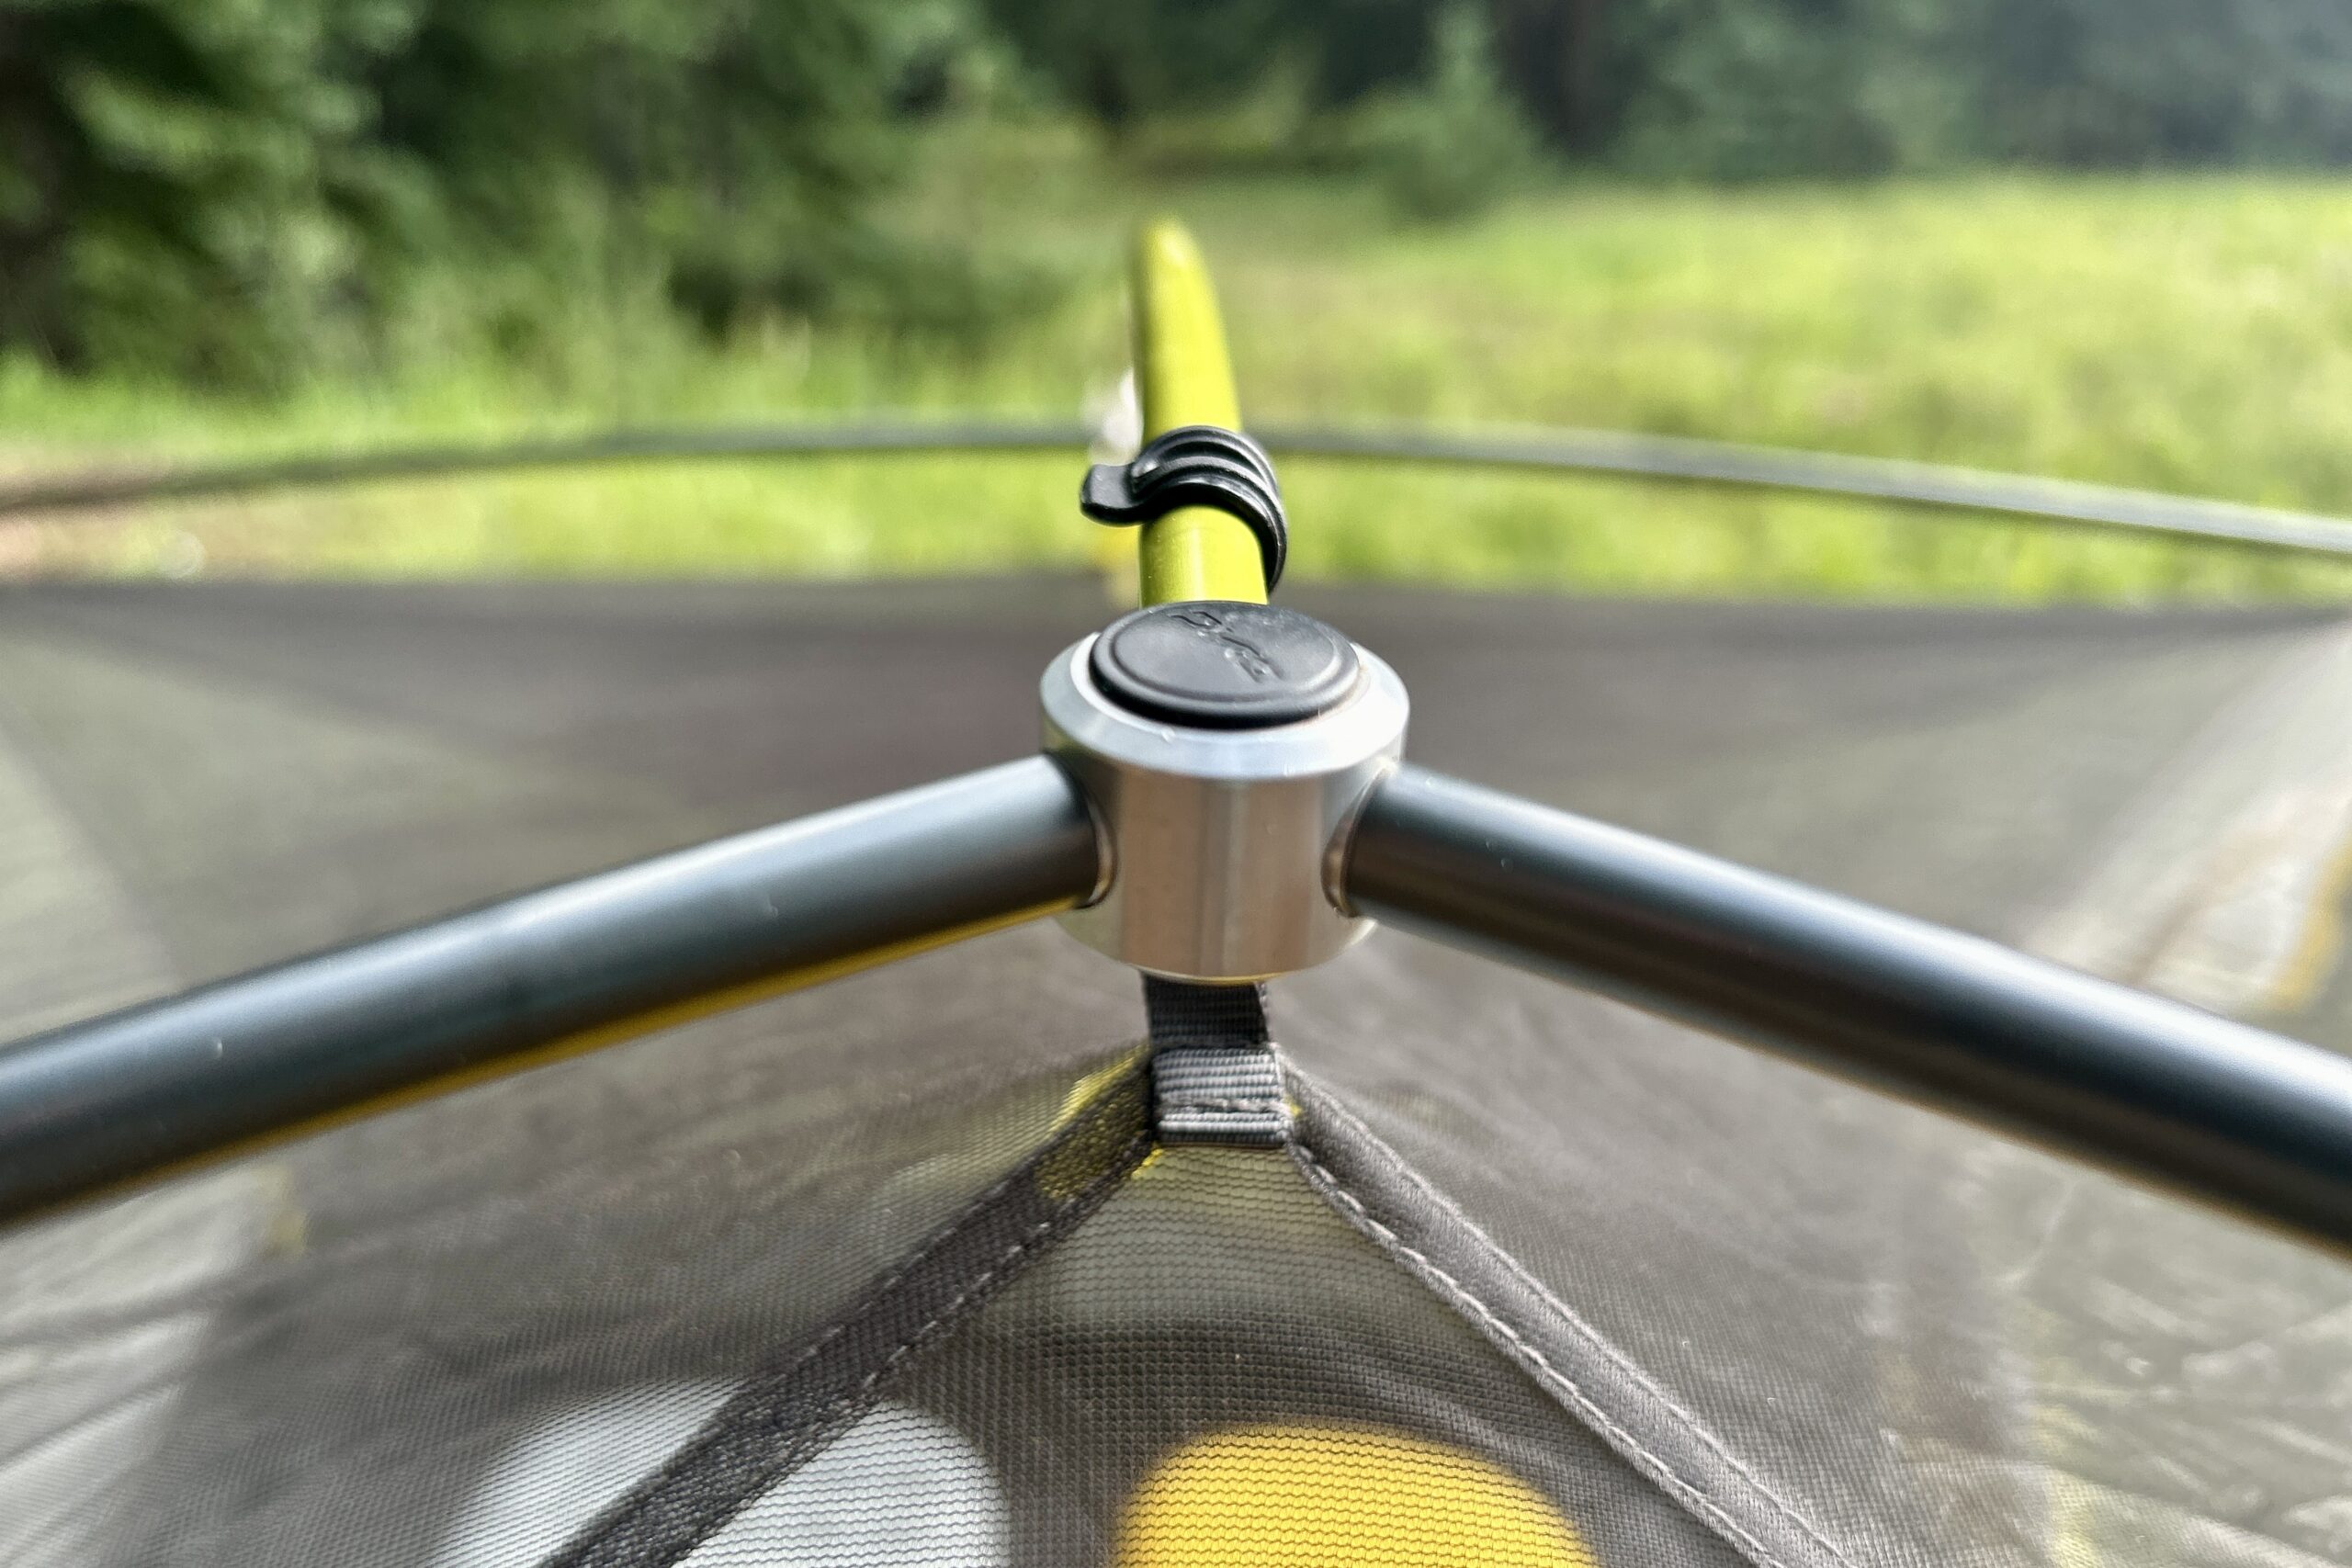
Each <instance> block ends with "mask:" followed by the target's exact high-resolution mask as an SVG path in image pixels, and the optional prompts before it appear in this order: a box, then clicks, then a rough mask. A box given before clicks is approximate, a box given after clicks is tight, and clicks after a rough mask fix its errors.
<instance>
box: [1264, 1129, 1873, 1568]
mask: <svg viewBox="0 0 2352 1568" xmlns="http://www.w3.org/2000/svg"><path fill="white" fill-rule="evenodd" d="M1325 1106H1326V1109H1327V1110H1328V1111H1329V1114H1331V1115H1332V1117H1333V1118H1334V1120H1337V1121H1342V1122H1347V1123H1348V1124H1349V1125H1350V1126H1351V1128H1352V1129H1353V1130H1354V1131H1355V1132H1356V1133H1357V1134H1360V1135H1362V1136H1363V1138H1364V1139H1365V1140H1366V1141H1368V1142H1370V1143H1372V1144H1374V1145H1378V1146H1380V1147H1383V1148H1385V1146H1386V1145H1381V1143H1380V1137H1379V1134H1376V1133H1374V1131H1373V1130H1372V1129H1371V1128H1369V1127H1367V1126H1365V1125H1364V1124H1363V1121H1362V1120H1361V1119H1359V1118H1358V1117H1357V1116H1356V1115H1355V1114H1354V1113H1353V1112H1352V1111H1349V1110H1347V1108H1346V1107H1344V1106H1340V1105H1337V1104H1333V1103H1331V1102H1329V1101H1328V1100H1327V1101H1326V1102H1325ZM1310 1157H1311V1156H1310ZM1389 1164H1390V1165H1391V1166H1393V1167H1394V1168H1395V1169H1396V1170H1397V1173H1398V1174H1399V1175H1401V1176H1402V1177H1404V1179H1406V1180H1408V1181H1409V1182H1411V1183H1412V1184H1413V1186H1414V1187H1415V1188H1416V1189H1418V1190H1419V1192H1420V1193H1421V1195H1422V1196H1423V1197H1425V1198H1427V1199H1429V1201H1430V1202H1432V1203H1434V1204H1435V1205H1437V1207H1439V1208H1440V1209H1442V1210H1443V1211H1444V1212H1445V1213H1446V1215H1447V1217H1448V1218H1450V1219H1452V1220H1453V1222H1454V1223H1455V1224H1459V1225H1461V1227H1462V1228H1463V1229H1464V1231H1466V1232H1468V1233H1469V1234H1470V1235H1472V1236H1474V1237H1476V1239H1477V1241H1478V1243H1479V1245H1480V1246H1481V1247H1483V1248H1484V1249H1485V1250H1486V1252H1487V1255H1488V1256H1490V1257H1492V1258H1496V1259H1497V1260H1498V1261H1499V1262H1500V1263H1501V1264H1502V1266H1503V1267H1504V1269H1507V1270H1509V1272H1510V1276H1511V1277H1512V1278H1513V1279H1515V1280H1518V1281H1519V1282H1520V1283H1521V1285H1524V1286H1525V1287H1526V1288H1527V1289H1528V1290H1529V1291H1530V1292H1532V1293H1533V1294H1534V1295H1535V1297H1536V1298H1537V1299H1538V1300H1540V1301H1542V1302H1543V1303H1544V1305H1545V1306H1547V1307H1549V1308H1551V1309H1552V1311H1553V1312H1554V1313H1555V1314H1558V1315H1559V1318H1560V1320H1561V1322H1562V1324H1563V1325H1565V1326H1566V1328H1567V1329H1568V1331H1569V1332H1570V1333H1572V1334H1574V1335H1575V1336H1576V1337H1577V1339H1579V1340H1581V1341H1582V1342H1583V1343H1584V1345H1585V1347H1586V1348H1588V1349H1589V1350H1591V1351H1592V1352H1593V1353H1594V1354H1596V1355H1598V1356H1600V1358H1601V1359H1603V1360H1605V1361H1607V1362H1609V1364H1610V1365H1611V1366H1613V1367H1615V1368H1616V1369H1617V1370H1618V1371H1622V1372H1623V1373H1624V1374H1625V1375H1626V1376H1627V1377H1629V1378H1631V1379H1633V1380H1634V1382H1635V1383H1637V1384H1639V1385H1640V1386H1641V1388H1642V1390H1643V1392H1645V1393H1647V1394H1649V1396H1650V1397H1651V1398H1653V1399H1655V1400H1657V1402H1658V1403H1659V1404H1662V1405H1664V1406H1665V1407H1666V1408H1667V1409H1668V1410H1669V1411H1671V1412H1673V1414H1674V1415H1675V1416H1676V1417H1678V1418H1679V1420H1680V1421H1681V1423H1682V1426H1683V1428H1684V1430H1685V1431H1687V1432H1688V1433H1689V1434H1690V1435H1691V1437H1692V1438H1696V1439H1698V1441H1699V1443H1700V1444H1701V1446H1702V1447H1703V1448H1705V1449H1706V1450H1707V1451H1708V1452H1710V1453H1712V1454H1713V1455H1714V1456H1715V1457H1716V1458H1717V1459H1719V1460H1721V1461H1723V1462H1724V1464H1725V1465H1727V1466H1729V1467H1730V1469H1731V1470H1732V1472H1734V1473H1735V1474H1736V1475H1738V1476H1739V1478H1740V1479H1741V1480H1743V1481H1745V1482H1747V1483H1748V1485H1750V1486H1751V1487H1753V1488H1755V1490H1756V1493H1757V1495H1758V1496H1760V1497H1762V1498H1763V1499H1764V1500H1765V1501H1766V1502H1768V1503H1770V1505H1771V1506H1772V1507H1773V1509H1774V1510H1775V1511H1776V1512H1778V1513H1779V1514H1780V1515H1781V1517H1783V1518H1785V1519H1786V1520H1788V1522H1789V1523H1790V1524H1792V1525H1793V1526H1795V1527H1796V1529H1798V1530H1799V1531H1800V1532H1802V1533H1803V1534H1804V1537H1805V1539H1807V1540H1810V1541H1812V1542H1813V1543H1814V1544H1815V1546H1818V1547H1819V1548H1821V1550H1822V1551H1826V1552H1827V1553H1828V1554H1829V1555H1830V1557H1831V1558H1833V1559H1835V1560H1836V1561H1837V1562H1842V1563H1846V1564H1847V1565H1848V1568H1852V1561H1851V1559H1849V1558H1848V1557H1847V1555H1846V1554H1845V1552H1844V1551H1841V1550H1840V1549H1839V1548H1838V1545H1837V1543H1836V1542H1834V1541H1832V1540H1830V1539H1829V1538H1828V1537H1827V1536H1826V1535H1824V1534H1822V1532H1821V1531H1820V1530H1819V1529H1816V1528H1815V1526H1814V1524H1813V1522H1812V1521H1811V1520H1809V1519H1807V1518H1806V1517H1804V1514H1803V1513H1801V1512H1799V1511H1798V1509H1797V1507H1796V1506H1795V1505H1794V1504H1792V1503H1791V1502H1789V1500H1788V1499H1786V1498H1785V1497H1782V1496H1781V1495H1780V1494H1779V1493H1778V1492H1777V1491H1775V1490H1774V1489H1773V1488H1772V1486H1771V1485H1770V1483H1768V1482H1766V1481H1765V1480H1764V1478H1763V1477H1762V1476H1760V1475H1758V1474H1757V1473H1756V1472H1755V1471H1753V1470H1751V1469H1749V1468H1748V1466H1747V1463H1746V1462H1745V1461H1742V1460H1741V1459H1740V1457H1739V1456H1738V1455H1737V1454H1736V1453H1733V1452H1732V1451H1731V1450H1730V1449H1729V1448H1727V1447H1726V1446H1724V1441H1723V1439H1722V1438H1719V1437H1717V1436H1716V1435H1715V1433H1714V1431H1713V1429H1712V1428H1711V1427H1708V1425H1707V1424H1706V1423H1705V1422H1704V1421H1702V1420H1701V1419H1700V1418H1699V1416H1697V1414H1696V1413H1695V1412H1693V1411H1691V1410H1690V1409H1689V1408H1687V1407H1686V1406H1685V1405H1683V1404H1681V1402H1680V1401H1679V1400H1677V1399H1676V1398H1675V1397H1674V1395H1673V1394H1672V1393H1669V1392H1668V1390H1667V1389H1666V1388H1665V1387H1664V1386H1663V1385H1662V1384H1660V1383H1659V1382H1657V1380H1656V1379H1655V1378H1653V1377H1651V1376H1650V1374H1649V1372H1648V1371H1647V1370H1646V1369H1645V1368H1643V1367H1642V1366H1641V1365H1640V1364H1639V1363H1637V1362H1635V1361H1634V1360H1633V1359H1631V1358H1630V1357H1628V1356H1627V1355H1626V1354H1625V1352H1624V1351H1623V1350H1621V1349H1619V1348H1617V1346H1616V1345H1615V1344H1614V1343H1613V1342H1612V1341H1611V1339H1610V1338H1609V1337H1608V1336H1607V1335H1604V1334H1602V1333H1601V1332H1600V1330H1599V1329H1597V1328H1595V1327H1593V1326H1592V1325H1590V1324H1589V1323H1587V1322H1586V1321H1585V1320H1584V1318H1583V1316H1582V1315H1581V1314H1578V1313H1577V1310H1576V1309H1575V1308H1574V1307H1572V1306H1570V1305H1568V1303H1566V1302H1564V1301H1562V1300H1561V1299H1560V1298H1559V1297H1558V1296H1557V1295H1556V1294H1555V1293H1554V1292H1553V1291H1552V1289H1551V1288H1550V1287H1549V1286H1547V1285H1545V1284H1544V1281H1543V1280H1538V1279H1537V1278H1535V1276H1534V1275H1532V1274H1531V1273H1529V1272H1528V1271H1527V1269H1526V1268H1525V1267H1524V1266H1523V1265H1522V1264H1521V1262H1520V1261H1519V1259H1518V1258H1514V1257H1512V1256H1511V1255H1510V1252H1509V1251H1508V1250H1506V1249H1505V1248H1504V1247H1501V1246H1499V1245H1498V1244H1497V1242H1496V1241H1495V1239H1494V1238H1493V1237H1492V1236H1490V1235H1487V1233H1486V1232H1485V1231H1484V1230H1482V1229H1480V1228H1479V1225H1478V1223H1477V1222H1476V1220H1473V1219H1472V1218H1470V1216H1469V1215H1467V1214H1465V1213H1463V1212H1462V1211H1461V1209H1460V1208H1459V1207H1457V1206H1456V1205H1455V1203H1454V1201H1453V1199H1451V1198H1449V1197H1447V1196H1446V1195H1445V1194H1444V1193H1442V1192H1441V1191H1439V1190H1437V1189H1436V1188H1434V1187H1432V1186H1430V1183H1429V1182H1428V1180H1427V1179H1424V1178H1423V1177H1422V1175H1421V1173H1420V1172H1419V1171H1418V1170H1415V1169H1414V1168H1412V1167H1411V1166H1409V1165H1407V1164H1406V1163H1405V1162H1404V1161H1403V1160H1400V1159H1391V1160H1390V1161H1389ZM1319 1168H1320V1167H1318V1169H1319ZM1326 1174H1327V1175H1328V1174H1329V1173H1328V1172H1327V1173H1326ZM1332 1185H1333V1186H1334V1187H1335V1188H1336V1187H1337V1186H1338V1182H1337V1181H1336V1180H1334V1181H1333V1183H1332ZM1374 1223H1377V1222H1374ZM1400 1245H1401V1244H1400Z"/></svg>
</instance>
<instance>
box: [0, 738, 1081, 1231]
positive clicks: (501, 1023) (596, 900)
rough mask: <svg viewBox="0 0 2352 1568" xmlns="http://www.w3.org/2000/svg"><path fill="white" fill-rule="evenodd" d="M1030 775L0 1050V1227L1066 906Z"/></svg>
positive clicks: (1072, 872)
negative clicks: (98, 1194)
mask: <svg viewBox="0 0 2352 1568" xmlns="http://www.w3.org/2000/svg"><path fill="white" fill-rule="evenodd" d="M1102 876H1103V871H1102V865H1101V860H1100V852H1099V851H1098V848H1097V845H1096V840H1095V831H1094V826H1093V822H1092V819H1091V817H1090V815H1089V812H1088V808H1087V806H1086V803H1085V801H1084V799H1083V798H1082V797H1081V796H1080V794H1079V793H1078V791H1077V789H1076V787H1075V786H1074V785H1072V784H1070V782H1069V779H1068V778H1067V777H1066V776H1065V775H1064V774H1063V773H1062V772H1061V770H1060V769H1059V768H1058V767H1057V766H1056V765H1055V764H1054V763H1052V762H1050V761H1046V759H1045V758H1042V757H1032V758H1029V759H1026V760H1024V761H1017V762H1012V763H1008V764H1006V765H1004V766H1002V767H997V768H991V769H988V770H985V771H983V772H980V773H967V774H965V775H963V776H962V777H959V778H954V779H949V780H946V781H944V783H940V784H932V785H929V786H926V787H924V788H922V789H913V790H908V791H905V792H903V793H900V794H898V795H886V796H883V797H882V798H880V799H878V800H874V801H869V802H867V803H865V804H864V805H860V806H852V807H843V808H842V809H840V810H837V811H828V812H822V813H820V814H819V815H817V816H814V817H807V818H800V819H799V820H797V821H794V822H787V823H785V824H782V825H781V826H778V827H774V828H767V829H759V830H757V831H753V832H749V833H743V834H739V835H737V836H735V837H732V838H728V839H721V840H718V841H716V842H714V843H710V844H706V845H703V846H701V847H699V848H696V849H690V850H683V851H680V852H676V853H674V854H668V855H662V856H660V857H657V858H655V859H652V860H649V861H644V862H641V863H638V864H635V865H630V866H624V867H622V868H620V869H618V870H615V871H609V872H605V873H603V874H599V875H595V876H590V877H586V878H584V879H582V880H581V881H577V882H572V883H568V884H564V885H562V886H556V887H550V888H547V889H545V890H543V891H540V892H537V893H529V894H525V895H523V896H522V897H516V898H512V899H508V900H505V901H504V902H502V903H497V904H492V905H489V906H487V907H485V908H480V909H476V910H473V911H471V912H469V913H466V914H461V915H458V916H454V917H452V918H450V919H443V920H437V921H434V922H432V923H430V924H427V925H423V926H418V927H415V928H413V929H411V930H409V931H401V932H399V933H396V934H394V935H391V936H387V937H381V938H378V939H375V940H373V941H368V942H360V943H357V944H356V945H354V946H350V947H345V948H342V949H339V950H337V951H334V952H331V953H321V954H318V955H315V956H312V957H309V958H301V959H297V960H295V961H293V962H292V963H289V964H282V965H279V966H277V967H275V968H271V969H266V970H262V971H259V972H257V973H255V974H252V975H247V976H242V977H240V978H236V979H232V980H225V981H222V982H220V983H219V984H217V985H213V986H209V987H204V988H202V989H199V990H197V991H192V992H189V993H187V994H186V995H184V996H179V997H173V998H166V999H164V1000H162V1001H157V1002H152V1003H148V1004H146V1005H143V1006H141V1007H137V1008H132V1009H130V1010H126V1011H123V1012H119V1013H116V1014H113V1015H112V1016H109V1017H106V1018H101V1019H97V1020H96V1021H90V1022H85V1023H77V1024H72V1025H68V1026H66V1027H65V1028H62V1029H58V1030H54V1031H51V1032H49V1033H46V1034H41V1035H36V1036H34V1037H33V1038H31V1039H28V1040H25V1041H21V1042H19V1043H16V1044H14V1045H9V1046H6V1047H0V1220H5V1219H12V1218H17V1217H19V1216H23V1215H26V1214H28V1213H34V1212H36V1211H39V1210H41V1209H45V1208H48V1207H51V1206H52V1205H55V1204H58V1203H62V1202H65V1201H71V1200H74V1199H75V1198H79V1197H82V1196H85V1195H87V1194H90V1193H93V1192H96V1191H100V1190H107V1189H110V1188H113V1187H116V1186H119V1185H120V1184H122V1183H125V1182H129V1181H133V1180H137V1179H141V1178H145V1177H148V1176H152V1175H154V1174H157V1173H159V1172H161V1171H164V1170H166V1169H170V1168H177V1167H180V1166H183V1165H186V1164H189V1163H192V1162H197V1161H201V1160H206V1159H210V1158H218V1157H224V1156H230V1155H233V1154H238V1153H242V1152H244V1151H245V1150H246V1149H248V1148H250V1147H252V1146H254V1145H256V1144H259V1143H266V1142H272V1141H276V1140H277V1139H279V1138H283V1137H287V1136H291V1135H295V1134H300V1133H304V1132H309V1131H311V1130H312V1129H314V1128H316V1127H318V1126H321V1125H322V1124H327V1123H331V1122H339V1121H343V1120H346V1119H349V1118H352V1117H355V1116H359V1115H364V1114H367V1113H368V1112H370V1111H379V1110H382V1109H386V1108H387V1107H388V1106H389V1105H390V1104H397V1103H401V1102H403V1101H405V1100H411V1099H415V1098H420V1097H422V1096H424V1095H427V1094H431V1093H435V1092H439V1091H442V1090H445V1089H454V1088H458V1087H461V1086H462V1085H464V1084H466V1083H469V1082H472V1081H475V1080H477V1079H481V1078H485V1077H494V1076H502V1075H504V1074H507V1073H511V1072H515V1071H518V1070H520V1069H522V1068H524V1067H527V1066H535V1065H537V1064H538V1063H540V1062H544V1061H547V1060H548V1059H550V1058H552V1057H555V1056H558V1055H568V1054H571V1053H574V1052H578V1051H582V1050H587V1049H591V1048H593V1047H595V1046H599V1045H604V1044H609V1043H614V1042H616V1041H618V1040H622V1039H626V1038H629V1037H631V1036H634V1035H638V1034H641V1033H645V1032H649V1031H651V1030H654V1029H659V1028H662V1027H665V1026H667V1025H669V1024H673V1023H676V1022H679V1021H683V1020H684V1019H687V1018H691V1017H695V1016H699V1015H701V1014H703V1013H707V1012H713V1011H717V1010H721V1009H723V1008H727V1007H730V1006H735V1005H740V1004H741V1003H744V1002H748V1001H752V1000H755V999H757V998H761V997H764V996H768V995H772V994H774V993H775V992H778V991H783V990H789V989H793V988H796V987H801V986H808V985H813V984H816V983H817V982H819V981H821V980H826V979H831V978H832V977H833V976H839V975H844V974H848V973H851V972H853V971H855V970H858V969H863V968H866V967H869V966H871V965H873V964H881V963H885V962H887V961H888V960H890V959H893V958H898V957H902V956H905V955H907V954H910V953H917V952H921V951H922V950H924V949H927V948H931V947H936V946H939V945H941V944H943V943H945V942H954V941H956V940H957V939H959V938H962V937H966V936H972V935H977V934H978V933H979V932H981V931H990V930H994V929H996V928H999V927H1001V926H1006V925H1012V924H1014V923H1017V922H1019V921H1022V920H1025V919H1031V918H1032V917H1035V916H1038V915H1043V914H1046V913H1049V912H1052V911H1055V910H1058V909H1066V908H1072V907H1074V906H1076V905H1079V904H1080V903H1083V902H1085V901H1086V900H1087V899H1088V898H1089V897H1091V896H1092V895H1093V894H1094V893H1095V892H1096V891H1097V889H1098V885H1099V884H1100V882H1101V880H1102Z"/></svg>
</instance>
